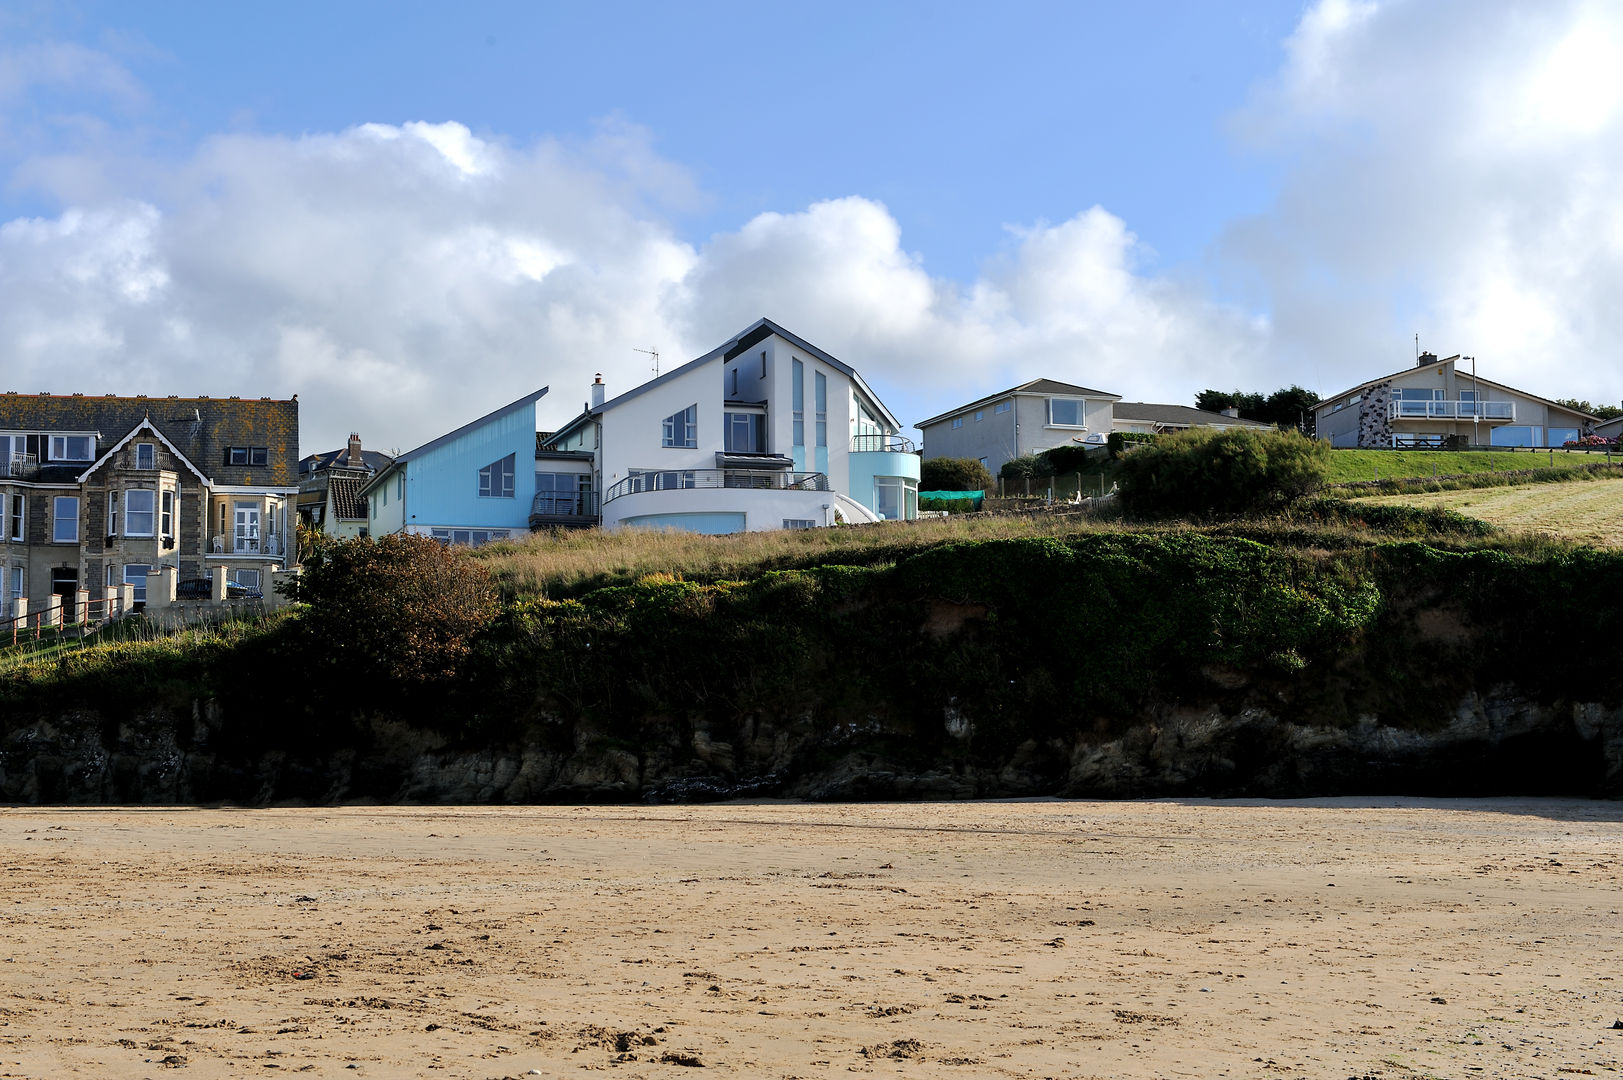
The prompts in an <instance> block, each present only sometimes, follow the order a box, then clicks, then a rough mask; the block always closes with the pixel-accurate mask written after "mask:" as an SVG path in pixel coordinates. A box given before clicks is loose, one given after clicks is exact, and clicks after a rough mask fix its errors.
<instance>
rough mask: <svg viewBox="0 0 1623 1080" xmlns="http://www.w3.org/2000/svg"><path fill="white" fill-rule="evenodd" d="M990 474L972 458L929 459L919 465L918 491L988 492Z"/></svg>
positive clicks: (990, 485) (990, 479)
mask: <svg viewBox="0 0 1623 1080" xmlns="http://www.w3.org/2000/svg"><path fill="white" fill-rule="evenodd" d="M992 487H993V480H992V473H991V472H990V471H989V470H988V469H987V468H986V466H985V465H982V464H981V463H980V462H979V461H976V460H975V459H974V458H930V459H929V460H927V461H924V462H921V463H920V464H919V490H920V491H989V490H991V488H992Z"/></svg>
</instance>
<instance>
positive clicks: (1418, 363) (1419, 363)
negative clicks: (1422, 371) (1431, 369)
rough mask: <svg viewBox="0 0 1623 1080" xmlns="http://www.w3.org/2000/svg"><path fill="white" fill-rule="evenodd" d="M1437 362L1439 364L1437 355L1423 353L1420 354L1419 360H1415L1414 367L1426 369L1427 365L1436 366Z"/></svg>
mask: <svg viewBox="0 0 1623 1080" xmlns="http://www.w3.org/2000/svg"><path fill="white" fill-rule="evenodd" d="M1436 362H1437V354H1436V353H1434V352H1423V353H1421V354H1420V357H1419V358H1418V359H1417V360H1415V362H1414V366H1415V367H1425V366H1426V365H1427V364H1435V363H1436Z"/></svg>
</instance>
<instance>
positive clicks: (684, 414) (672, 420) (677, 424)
mask: <svg viewBox="0 0 1623 1080" xmlns="http://www.w3.org/2000/svg"><path fill="white" fill-rule="evenodd" d="M735 370H736V369H735ZM659 445H660V446H661V447H664V448H666V449H670V450H694V449H697V448H698V445H699V403H698V402H694V403H693V404H692V405H689V406H688V407H687V408H685V409H683V410H682V411H680V412H674V413H672V414H671V415H669V416H667V417H665V419H663V420H661V421H660V432H659Z"/></svg>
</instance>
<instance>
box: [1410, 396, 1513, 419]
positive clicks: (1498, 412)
mask: <svg viewBox="0 0 1623 1080" xmlns="http://www.w3.org/2000/svg"><path fill="white" fill-rule="evenodd" d="M1386 415H1387V419H1389V420H1487V421H1493V422H1495V423H1498V422H1508V421H1511V420H1514V419H1516V405H1515V403H1514V402H1511V401H1394V402H1392V403H1391V404H1390V405H1389V406H1388V407H1387V414H1386Z"/></svg>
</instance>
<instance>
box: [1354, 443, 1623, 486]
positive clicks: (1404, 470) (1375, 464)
mask: <svg viewBox="0 0 1623 1080" xmlns="http://www.w3.org/2000/svg"><path fill="white" fill-rule="evenodd" d="M1611 459H1612V460H1613V461H1619V460H1623V457H1620V456H1619V455H1617V454H1613V455H1612V458H1611ZM1606 460H1607V457H1606V455H1605V454H1596V453H1590V452H1587V451H1577V452H1574V451H1569V450H1553V451H1551V450H1459V451H1451V450H1334V451H1331V454H1330V473H1329V475H1328V476H1327V477H1326V478H1325V479H1326V481H1327V482H1328V483H1331V484H1345V483H1350V482H1353V481H1357V480H1398V479H1403V478H1405V477H1422V476H1434V475H1435V476H1460V475H1466V474H1471V473H1485V472H1506V471H1514V470H1517V469H1548V468H1552V467H1553V468H1557V469H1562V468H1579V467H1581V466H1584V465H1594V464H1599V463H1602V462H1605V461H1606Z"/></svg>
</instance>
